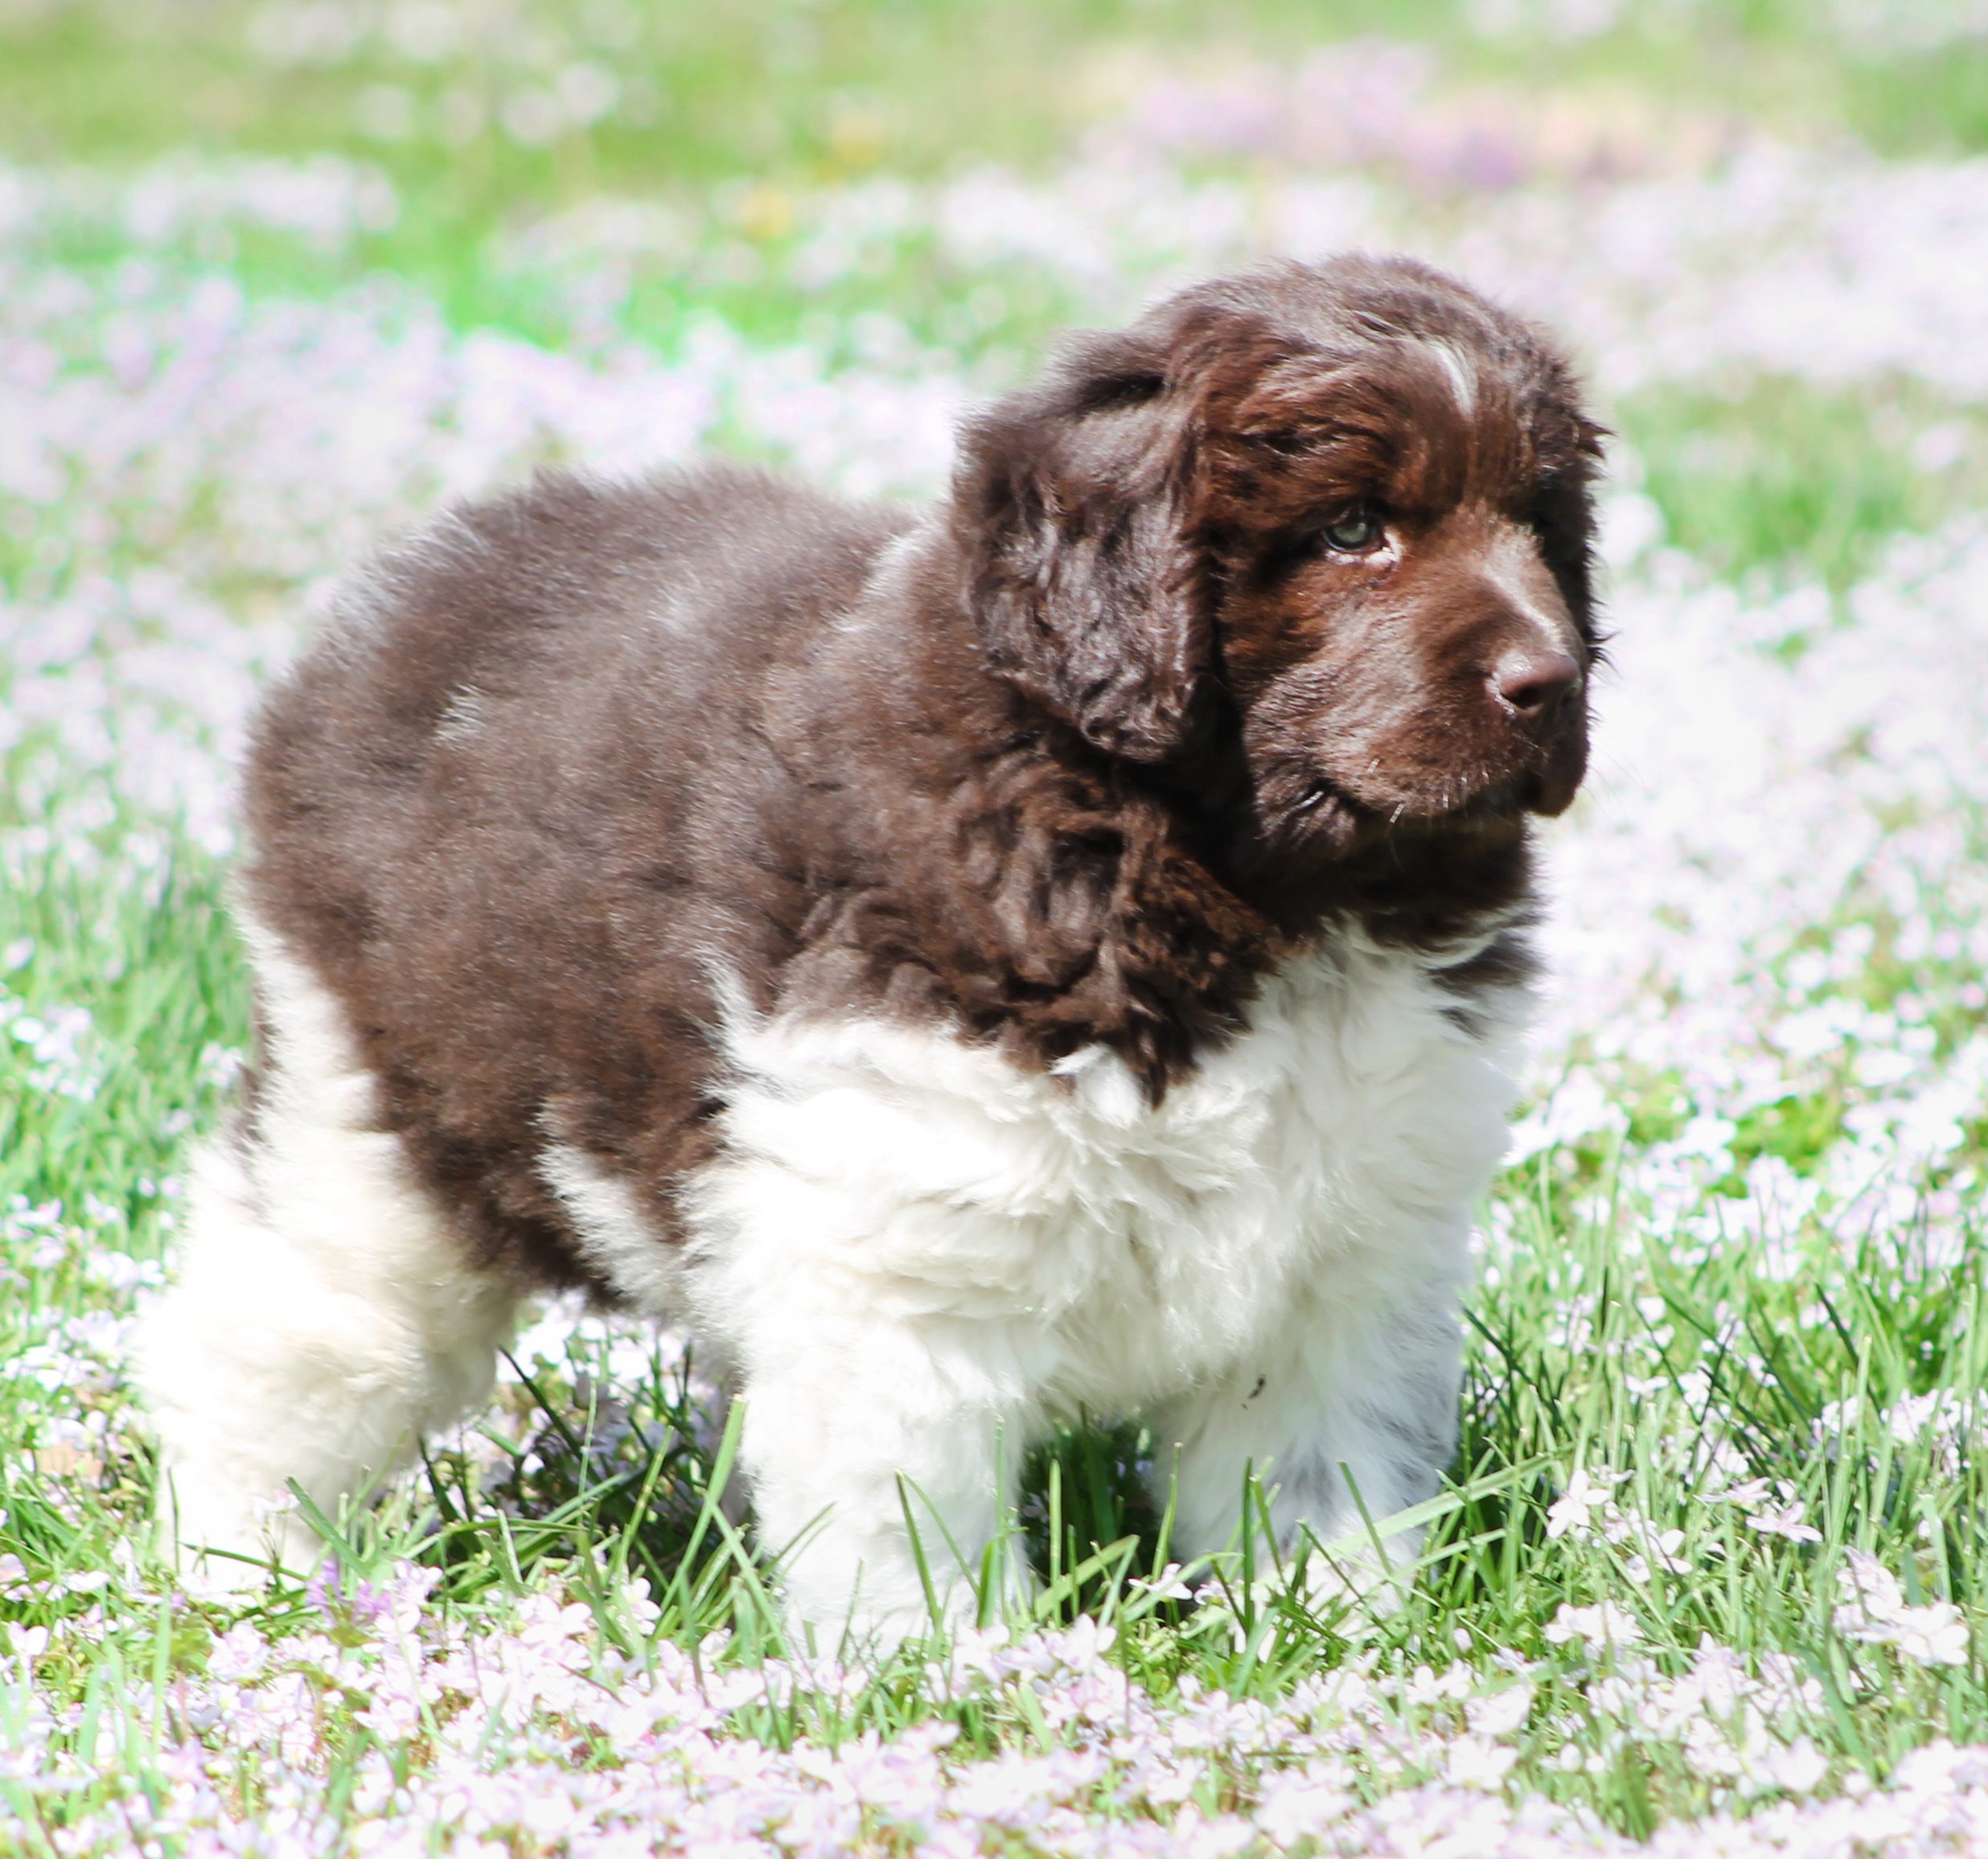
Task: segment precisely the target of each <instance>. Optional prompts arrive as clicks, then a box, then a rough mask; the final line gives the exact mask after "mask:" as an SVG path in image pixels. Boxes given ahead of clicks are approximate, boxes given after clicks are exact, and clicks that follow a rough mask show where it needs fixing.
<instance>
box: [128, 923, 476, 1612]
mask: <svg viewBox="0 0 1988 1859" xmlns="http://www.w3.org/2000/svg"><path fill="white" fill-rule="evenodd" d="M244 930H245V932H246V934H247V935H248V941H249V945H250V948H251V950H252V953H253V955H254V958H255V968H256V978H257V992H258V998H259V999H260V1001H261V1004H262V1007H263V1009H264V1014H265V1025H266V1031H267V1038H266V1042H265V1044H266V1049H265V1055H264V1057H265V1065H266V1074H265V1080H264V1082H263V1087H262V1090H261V1094H259V1096H258V1098H257V1102H256V1103H255V1105H254V1106H253V1114H252V1115H250V1116H249V1117H247V1118H244V1122H243V1125H242V1127H241V1129H240V1131H238V1132H237V1134H236V1135H235V1136H234V1137H233V1138H232V1139H228V1140H226V1141H224V1142H223V1143H218V1144H216V1145H214V1146H212V1147H210V1148H209V1149H207V1151H206V1152H205V1153H203V1155H201V1156H200V1157H199V1159H198V1162H197V1163H196V1168H195V1178H194V1182H193V1187H192V1192H191V1198H190V1205H189V1209H188V1212H189V1216H190V1217H189V1219H188V1222H187V1233H186V1237H185V1240H184V1242H183V1247H182V1250H181V1254H180V1258H179V1277H178V1281H177V1282H176V1283H175V1286H174V1287H173V1288H172V1289H171V1290H170V1291H168V1292H167V1293H166V1295H165V1296H164V1298H162V1299H161V1301H160V1303H158V1306H157V1307H155V1308H154V1311H152V1313H151V1314H150V1316H149V1317H148V1318H147V1319H146V1323H145V1325H144V1328H143V1330H142V1334H141V1337H140V1343H139V1356H140V1369H141V1377H142V1382H143V1385H144V1389H145V1392H146V1397H147V1398H148V1401H149V1402H150V1407H151V1410H152V1415H153V1419H154V1424H155V1426H156V1427H157V1430H158V1438H159V1445H160V1449H161V1451H160V1486H159V1509H160V1517H161V1523H162V1529H163V1531H164V1533H166V1534H167V1535H168V1537H169V1539H170V1541H172V1542H174V1543H176V1544H177V1545H179V1547H180V1548H181V1549H183V1550H185V1551H187V1552H191V1553H196V1554H197V1553H201V1552H203V1551H207V1550H212V1551H214V1552H216V1553H214V1554H213V1555H212V1556H211V1557H207V1573H208V1574H209V1576H210V1578H215V1579H217V1580H219V1581H221V1582H226V1583H231V1584H232V1585H236V1586H252V1585H254V1584H257V1583H258V1582H260V1581H261V1578H262V1574H263V1571H264V1570H266V1568H267V1566H268V1564H269V1559H270V1557H271V1556H272V1555H274V1556H275V1557H277V1559H279V1560H280V1561H281V1562H283V1563H284V1564H285V1566H289V1567H291V1568H293V1569H302V1568H307V1567H308V1566H310V1564H311V1563H312V1562H313V1561H315V1559H316V1557H317V1555H318V1553H319V1549H318V1541H317V1538H316V1537H315V1535H314V1533H313V1532H312V1531H311V1530H310V1528H309V1526H308V1525H307V1524H306V1522H305V1521H304V1520H303V1519H302V1517H301V1516H298V1513H297V1511H296V1508H295V1506H294V1504H293V1502H292V1501H291V1499H290V1483H291V1481H292V1480H294V1481H295V1483H296V1484H297V1485H298V1487H300V1488H302V1490H303V1491H304V1492H306V1493H308V1494H309V1496H310V1499H311V1500H312V1502H313V1503H314V1504H317V1505H318V1508H320V1509H322V1511H323V1512H325V1513H326V1514H327V1516H335V1515H336V1514H337V1512H338V1508H339V1502H340V1500H342V1499H345V1498H348V1497H357V1496H359V1495H361V1494H363V1493H364V1492H365V1491H366V1490H367V1489H368V1488H369V1487H370V1486H371V1484H372V1483H373V1482H374V1481H375V1480H376V1479H378V1478H379V1477H380V1476H381V1475H384V1473H386V1472H388V1471H391V1470H392V1469H393V1468H394V1467H395V1466H396V1464H398V1463H400V1462H402V1461H403V1460H404V1459H405V1458H406V1457H407V1456H408V1455H409V1454H410V1453H411V1451H412V1450H413V1446H414V1443H415V1442H416V1441H417V1439H418V1438H419V1437H420V1436H421V1434H425V1433H427V1432H430V1431H432V1430H435V1429H437V1428H439V1427H442V1426H447V1425H449V1424H450V1422H453V1421H454V1420H455V1419H457V1418H459V1417H460V1415H461V1414H463V1413H464V1412H465V1411H466V1410H468V1409H470V1407H472V1406H474V1405H476V1404H478V1403H479V1402H480V1401H483V1399H484V1398H486V1397H487V1395H488V1393H489V1391H490V1387H491V1380H492V1377H493V1373H494V1369H495V1352H496V1349H497V1346H498V1345H499V1343H501V1342H502V1340H503V1338H504V1336H506V1335H507V1333H508V1331H509V1329H510V1327H511V1320H512V1315H513V1311H514V1307H515V1295H514V1294H513V1291H512V1289H511V1287H509V1286H507V1285H505V1284H503V1283H501V1282H496V1281H495V1280H493V1279H492V1278H490V1277H489V1276H487V1274H482V1273H479V1272H478V1271H476V1270H473V1269H472V1268H471V1267H470V1265H469V1263H468V1261H467V1259H466V1257H465V1255H464V1254H463V1252H462V1249H461V1247H460V1245H458V1243H457V1242H456V1241H455V1239H454V1237H453V1236H452V1235H451V1234H450V1232H449V1231H448V1230H447V1224H446V1219H445V1217H444V1216H443V1214H442V1210H441V1209H439V1208H438V1207H437V1205H436V1204H434V1202H433V1200H432V1199H431V1197H430V1196H429V1195H428V1194H427V1193H426V1192H425V1190H424V1189H422V1188H421V1186H420V1185H419V1184H417V1182H416V1181H415V1180H413V1176H412V1174H411V1172H410V1170H409V1165H408V1162H407V1158H406V1156H405V1153H404V1152H403V1151H402V1149H401V1147H400V1140H399V1139H398V1138H397V1137H396V1136H395V1135H392V1133H391V1132H390V1131H386V1130H384V1129H383V1128H381V1127H380V1125H379V1123H378V1122H377V1120H376V1117H375V1115H374V1109H373V1088H372V1079H371V1077H370V1076H369V1074H368V1073H367V1072H366V1071H365V1070H364V1068H363V1067H362V1066H361V1065H360V1064H359V1059H358V1056H357V1053H356V1050H355V1047H354V1045H353V1042H352V1040H351V1037H350V1036H349V1034H348V1033H347V1031H346V1028H345V1025H344V1022H343V1017H342V1016H341V1014H340V1012H339V1007H338V1005H337V1003H336V1002H335V1000H333V999H332V998H331V995H329V994H328V993H327V991H325V990H324V989H323V988H322V987H321V986H320V985H319V984H318V982H317V981H316V980H315V979H314V977H313V976H312V975H310V973H309V972H308V971H306V969H305V968H304V967H303V966H302V963H300V962H298V960H297V959H296V958H294V956H293V955H292V954H290V951H289V950H286V949H285V947H284V946H282V945H281V943H280V942H278V941H277V939H276V938H274V937H273V936H271V935H270V934H269V933H268V932H267V931H265V930H260V929H259V928H258V927H257V926H256V925H253V924H248V925H244Z"/></svg>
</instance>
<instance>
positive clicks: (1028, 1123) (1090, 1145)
mask: <svg viewBox="0 0 1988 1859" xmlns="http://www.w3.org/2000/svg"><path fill="white" fill-rule="evenodd" d="M1509 1004H1510V1006H1511V1007H1514V1008H1515V1007H1518V1005H1519V1004H1521V1003H1519V1002H1518V1001H1517V1000H1516V999H1514V1001H1512V1002H1511V1003H1509ZM1454 1005H1455V1003H1454V1000H1453V999H1452V997H1451V996H1449V995H1446V994H1445V993H1444V991H1442V989H1441V987H1440V986H1439V984H1438V983H1437V982H1436V980H1435V979H1433V977H1432V976H1431V973H1430V971H1429V968H1428V966H1427V963H1426V962H1423V961H1422V960H1419V959H1418V958H1414V957H1411V956H1408V955H1405V954H1399V953H1397V952H1391V951H1380V950H1374V949H1373V948H1371V947H1366V946H1347V945H1345V944H1341V945H1339V946H1336V947H1334V948H1333V949H1331V950H1329V951H1328V952H1327V953H1326V954H1324V955H1322V956H1321V957H1319V958H1315V959H1312V960H1310V961H1308V962H1306V963H1304V965H1302V966H1293V967H1292V968H1291V969H1290V970H1288V971H1285V972H1284V973H1282V974H1280V975H1277V976H1275V977H1274V978H1273V979H1271V982H1270V983H1268V984H1267V986H1266V987H1265V988H1264V989H1263V992H1262V994H1261V995H1260V996H1259V999H1258V1000H1257V1001H1256V1002H1255V1003H1254V1005H1253V1007H1252V1011H1251V1025H1250V1027H1249V1029H1248V1030H1247V1032H1245V1033H1243V1034H1242V1035H1241V1036H1239V1037H1238V1038H1237V1039H1235V1040H1233V1041H1232V1042H1230V1044H1228V1045H1226V1047H1224V1048H1223V1049H1221V1050H1220V1051H1218V1052H1216V1053H1213V1054H1212V1055H1210V1057H1208V1058H1207V1059H1206V1061H1205V1062H1204V1063H1203V1064H1202V1065H1201V1066H1200V1067H1199V1069H1197V1071H1196V1072H1195V1073H1193V1075H1192V1076H1191V1077H1189V1078H1188V1079H1187V1080H1186V1081H1184V1082H1183V1083H1181V1085H1177V1086H1176V1087H1175V1088H1174V1089H1173V1090H1171V1091H1169V1093H1168V1094H1167V1095H1166V1097H1165V1098H1164V1101H1163V1102H1160V1104H1159V1105H1157V1106H1152V1105H1149V1104H1148V1103H1147V1102H1145V1101H1144V1098H1143V1097H1142V1095H1141V1094H1140V1091H1139V1090H1138V1088H1137V1086H1136V1084H1135V1083H1134V1081H1133V1080H1132V1077H1131V1075H1130V1074H1129V1073H1127V1070H1126V1069H1125V1068H1124V1067H1123V1065H1122V1064H1121V1063H1120V1062H1119V1061H1118V1060H1117V1059H1116V1058H1115V1057H1112V1056H1111V1055H1110V1054H1108V1053H1105V1052H1103V1051H1102V1050H1097V1049H1093V1050H1091V1051H1087V1052H1084V1053H1078V1055H1076V1056H1075V1057H1074V1058H1073V1059H1072V1060H1070V1061H1066V1064H1065V1065H1063V1066H1062V1067H1061V1068H1060V1071H1061V1075H1060V1076H1054V1077H1043V1076H1041V1075H1040V1074H1034V1073H1027V1072H1025V1071H1023V1070H1021V1069H1019V1068H1018V1067H1017V1066H1015V1065H1012V1064H1011V1063H1010V1062H1008V1061H1006V1060H1004V1059H1003V1058H1002V1057H1000V1055H999V1054H998V1053H996V1052H994V1051H992V1049H988V1048H986V1047H983V1046H974V1045H969V1044H966V1043H964V1042H963V1041H962V1040H959V1039H958V1038H956V1037H954V1036H951V1035H948V1034H946V1033H943V1032H928V1031H923V1030H918V1029H914V1028H906V1027H902V1026H899V1025H894V1024H888V1023H885V1022H881V1021H879V1020H840V1021H836V1020H805V1021H803V1020H779V1019H776V1020H771V1021H768V1022H762V1023H758V1024H749V1023H748V1022H746V1021H745V1020H744V1018H743V1017H742V1016H741V1017H739V1018H737V1019H735V1020H734V1022H733V1026H732V1028H731V1032H730V1038H729V1048H730V1057H731V1060H732V1062H733V1066H734V1067H735V1077H734V1081H733V1086H732V1090H731V1093H730V1100H731V1108H730V1110H729V1115H728V1118H727V1122H726V1129H727V1134H728V1136H729V1155H728V1158H727V1159H726V1160H725V1161H724V1162H722V1163H719V1164H717V1165H716V1166H715V1167H714V1168H712V1169H710V1170H709V1171H708V1172H706V1174H705V1175H704V1177H703V1178H702V1179H700V1180H699V1181H697V1182H696V1184H694V1185H693V1187H692V1189H691V1191H690V1192H689V1193H688V1195H687V1196H686V1204H687V1208H688V1211H689V1212H690V1213H691V1216H692V1225H693V1227H694V1229H695V1230H696V1233H697V1235H698V1237H697V1241H696V1245H695V1247H694V1249H693V1256H694V1257H695V1258H696V1264H697V1267H698V1268H701V1269H696V1270H693V1276H694V1277H698V1278H704V1277H706V1275H707V1274H709V1275H710V1276H712V1277H714V1278H716V1279H717V1280H721V1281H723V1283H724V1286H725V1289H724V1290H723V1291H721V1293H720V1294H719V1295H717V1296H715V1297H712V1298H709V1299H704V1298H700V1300H699V1301H700V1303H701V1304H703V1305H704V1309H705V1311H706V1312H707V1321H708V1322H709V1323H711V1324H712V1325H713V1327H714V1328H717V1330H718V1331H719V1332H721V1333H722V1332H725V1330H726V1329H728V1328H731V1327H732V1326H731V1323H729V1321H728V1319H729V1316H730V1315H732V1313H733V1312H736V1311H737V1310H738V1309H739V1307H740V1300H739V1299H738V1297H737V1292H738V1291H740V1290H741V1289H742V1288H743V1283H744V1282H746V1281H752V1280H761V1281H762V1282H763V1278H764V1276H765V1275H766V1274H776V1275H783V1274H790V1273H792V1272H793V1271H795V1270H797V1269H798V1270H805V1271H807V1273H808V1274H811V1275H812V1274H826V1278H827V1279H828V1281H830V1282H834V1283H836V1285H838V1286H839V1287H840V1290H841V1292H842V1293H843V1294H844V1295H847V1296H848V1297H849V1298H850V1299H853V1300H858V1301H860V1302H861V1303H865V1304H866V1305H867V1306H868V1307H869V1308H871V1309H872V1310H873V1311H876V1312H877V1314H878V1315H885V1314H889V1315H895V1316H897V1317H898V1318H901V1319H906V1320H910V1321H913V1322H916V1321H918V1320H919V1319H965V1320H967V1321H969V1322H971V1320H973V1319H981V1320H985V1319H1006V1320H1007V1322H1008V1326H1009V1328H1010V1329H1011V1331H1012V1334H1013V1336H1014V1338H1015V1340H1014V1343H1013V1348H1015V1350H1016V1351H1017V1355H1018V1357H1019V1360H1017V1372H1018V1373H1020V1374H1021V1375H1022V1376H1023V1377H1025V1379H1026V1380H1028V1381H1030V1382H1032V1383H1033V1384H1034V1387H1033V1390H1032V1392H1033V1394H1034V1395H1035V1397H1036V1398H1037V1400H1040V1401H1045V1402H1048V1403H1049V1404H1053V1405H1065V1404H1067V1405H1071V1406H1074V1405H1075V1404H1077V1403H1079V1402H1082V1403H1084V1404H1086V1405H1088V1406H1091V1407H1092V1408H1093V1409H1094V1410H1106V1411H1124V1410H1127V1409H1129V1408H1132V1407H1136V1406H1145V1405H1148V1404H1149V1403H1151V1402H1152V1401H1156V1400H1158V1399H1162V1398H1164V1397H1167V1396H1169V1395H1170V1394H1173V1393H1177V1392H1179V1391H1180V1390H1181V1389H1183V1388H1185V1387H1187V1386H1189V1385H1193V1384H1194V1383H1196V1382H1197V1381H1203V1380H1206V1378H1208V1377H1211V1376H1215V1375H1220V1374H1222V1373H1226V1372H1229V1371H1230V1370H1232V1369H1234V1366H1235V1365H1236V1364H1238V1363H1239V1362H1241V1361H1242V1360H1244V1359H1245V1358H1247V1356H1248V1355H1249V1354H1250V1352H1251V1351H1252V1350H1253V1349H1255V1348H1258V1347H1259V1344H1261V1343H1262V1341H1263V1339H1264V1337H1265V1336H1266V1335H1267V1333H1269V1332H1271V1331H1273V1330H1275V1329H1276V1328H1279V1326H1280V1325H1282V1324H1283V1323H1285V1322H1287V1321H1288V1317H1289V1313H1290V1312H1291V1311H1292V1308H1293V1307H1294V1305H1297V1304H1300V1303H1306V1302H1308V1301H1311V1300H1314V1299H1321V1298H1322V1299H1324V1300H1325V1302H1326V1303H1329V1305H1330V1306H1331V1307H1333V1309H1334V1310H1335V1311H1337V1314H1338V1315H1339V1316H1340V1317H1341V1319H1351V1318H1353V1316H1354V1315H1355V1312H1356V1311H1357V1310H1358V1307H1362V1306H1363V1305H1366V1304H1368V1303H1378V1304H1379V1305H1382V1306H1389V1307H1392V1306H1394V1305H1396V1304H1398V1303H1399V1302H1400V1301H1401V1299H1402V1298H1403V1295H1404V1293H1405V1292H1406V1291H1407V1290H1408V1289H1409V1287H1413V1286H1415V1285H1416V1284H1418V1283H1419V1284H1422V1285H1423V1286H1426V1287H1427V1289H1428V1291H1430V1292H1431V1294H1432V1295H1434V1296H1436V1298H1437V1299H1439V1300H1441V1301H1448V1300H1449V1299H1453V1298H1454V1295H1455V1292H1456V1285H1457V1283H1458V1281H1459V1279H1460V1275H1461V1273H1462V1270H1463V1266H1464V1250H1465V1248H1464V1241H1465V1237H1466V1233H1467V1228H1468V1209H1469V1206H1470V1203H1471V1201H1472V1200H1473V1198H1474V1197H1475V1196H1477V1194H1479V1193H1480V1192H1482V1190H1483V1188H1484V1186H1485V1182H1486V1180H1487V1179H1488V1177H1489V1173H1490V1172H1491V1170H1492V1169H1493V1167H1494V1166H1495V1165H1496V1163H1497V1158H1498V1156H1499V1155H1500V1154H1501V1152H1502V1150H1503V1147H1504V1143H1505V1116H1506V1114H1507V1110H1508V1109H1509V1102H1510V1098H1511V1087H1510V1084H1509V1072H1508V1069H1507V1063H1506V1061H1507V1059H1508V1056H1509V1020H1510V1019H1511V1017H1512V1016H1511V1015H1509V1014H1507V1015H1506V1016H1501V1017H1502V1019H1503V1021H1504V1024H1502V1025H1501V1027H1500V1028H1498V1029H1497V1030H1495V1031H1493V1032H1492V1033H1490V1034H1489V1035H1488V1036H1473V1035H1472V1034H1471V1033H1469V1032H1466V1031H1465V1030H1464V1028H1463V1027H1462V1026H1460V1024H1458V1022H1457V1020H1456V1018H1455V1017H1454V1016H1453V1014H1452V1013H1451V1012H1445V1011H1444V1009H1445V1007H1446V1006H1448V1007H1454ZM713 1268H715V1270H714V1269H713ZM836 1301H838V1302H839V1301H840V1298H839V1297H838V1298H837V1299H836ZM742 1340H744V1339H742V1338H741V1341H742ZM749 1350H750V1345H749Z"/></svg>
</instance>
